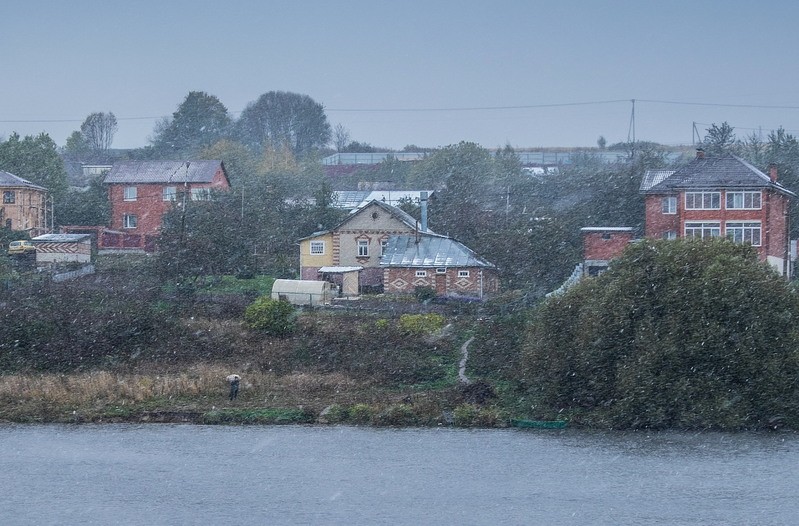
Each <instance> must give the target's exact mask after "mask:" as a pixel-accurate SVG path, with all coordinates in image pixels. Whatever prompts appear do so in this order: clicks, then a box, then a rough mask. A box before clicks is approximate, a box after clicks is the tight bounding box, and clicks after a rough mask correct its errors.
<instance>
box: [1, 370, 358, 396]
mask: <svg viewBox="0 0 799 526" xmlns="http://www.w3.org/2000/svg"><path fill="white" fill-rule="evenodd" d="M232 372H238V373H239V374H241V375H242V386H241V388H242V390H241V393H240V399H250V400H252V401H254V402H257V401H263V400H265V399H269V400H275V397H276V396H277V395H280V396H281V398H285V399H286V400H287V401H288V400H291V401H296V400H301V399H302V398H303V397H304V396H308V395H310V396H320V395H325V394H335V393H338V392H342V391H349V390H353V389H358V387H359V385H358V384H357V382H355V381H354V380H352V379H351V378H349V377H347V376H345V375H343V374H339V373H332V374H310V373H293V374H288V375H284V376H277V375H275V374H274V373H272V372H258V371H244V370H243V369H239V370H233V369H231V368H230V367H229V366H225V365H195V366H191V367H188V368H187V369H186V370H185V371H183V372H179V373H166V374H154V373H153V374H128V373H119V372H111V371H105V370H99V371H92V372H82V373H73V374H10V375H2V376H0V404H3V405H5V404H23V403H26V402H37V403H46V404H53V405H59V406H90V405H109V404H123V405H124V404H137V403H143V402H148V401H153V400H164V399H187V400H191V399H194V400H201V399H203V398H209V399H214V400H217V399H220V398H222V397H224V396H225V395H226V393H227V383H226V381H225V377H226V376H227V375H229V374H231V373H232Z"/></svg>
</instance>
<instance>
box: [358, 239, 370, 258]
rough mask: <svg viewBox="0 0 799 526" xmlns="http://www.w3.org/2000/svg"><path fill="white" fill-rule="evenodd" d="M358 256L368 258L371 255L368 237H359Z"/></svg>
mask: <svg viewBox="0 0 799 526" xmlns="http://www.w3.org/2000/svg"><path fill="white" fill-rule="evenodd" d="M358 257H361V258H368V257H369V240H368V239H359V240H358Z"/></svg>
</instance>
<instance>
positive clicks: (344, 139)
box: [333, 123, 350, 152]
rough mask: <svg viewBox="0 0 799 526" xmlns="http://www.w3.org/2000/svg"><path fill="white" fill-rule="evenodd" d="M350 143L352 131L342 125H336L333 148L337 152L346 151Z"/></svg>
mask: <svg viewBox="0 0 799 526" xmlns="http://www.w3.org/2000/svg"><path fill="white" fill-rule="evenodd" d="M349 142H350V131H349V130H348V129H347V128H346V127H345V126H344V125H343V124H341V123H338V124H336V127H335V128H333V146H334V147H335V148H336V151H337V152H341V151H342V150H344V147H345V146H347V144H349Z"/></svg>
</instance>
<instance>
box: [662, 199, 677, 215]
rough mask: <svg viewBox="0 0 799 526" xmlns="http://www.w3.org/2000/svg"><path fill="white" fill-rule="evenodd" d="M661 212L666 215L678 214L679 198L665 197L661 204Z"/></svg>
mask: <svg viewBox="0 0 799 526" xmlns="http://www.w3.org/2000/svg"><path fill="white" fill-rule="evenodd" d="M660 209H661V212H663V213H664V214H671V215H673V214H676V213H677V196H675V195H672V196H669V197H664V198H663V201H661V203H660Z"/></svg>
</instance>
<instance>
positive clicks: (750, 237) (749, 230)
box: [724, 221, 763, 247]
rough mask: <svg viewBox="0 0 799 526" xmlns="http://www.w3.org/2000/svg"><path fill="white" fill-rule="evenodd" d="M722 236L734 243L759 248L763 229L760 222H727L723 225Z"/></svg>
mask: <svg viewBox="0 0 799 526" xmlns="http://www.w3.org/2000/svg"><path fill="white" fill-rule="evenodd" d="M724 234H725V235H726V236H727V239H729V240H731V241H733V242H735V243H749V244H750V245H752V246H753V247H759V246H760V245H761V243H762V238H763V229H762V227H761V225H760V221H728V222H727V223H726V224H725V225H724Z"/></svg>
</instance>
